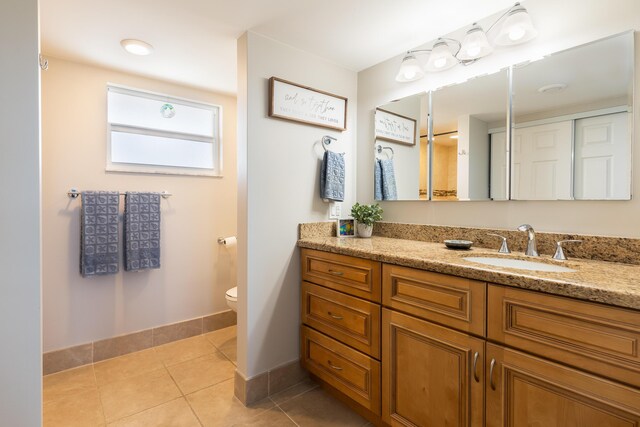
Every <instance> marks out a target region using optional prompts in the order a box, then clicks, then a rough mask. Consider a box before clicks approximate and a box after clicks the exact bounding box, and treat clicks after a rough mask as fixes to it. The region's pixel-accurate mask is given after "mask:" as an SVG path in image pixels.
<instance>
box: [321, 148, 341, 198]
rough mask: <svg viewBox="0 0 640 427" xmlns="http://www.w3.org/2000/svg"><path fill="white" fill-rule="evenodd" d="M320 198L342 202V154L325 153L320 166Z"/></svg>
mask: <svg viewBox="0 0 640 427" xmlns="http://www.w3.org/2000/svg"><path fill="white" fill-rule="evenodd" d="M320 197H321V198H323V199H328V200H333V201H336V202H342V201H343V200H344V153H334V152H333V151H325V152H324V157H323V158H322V165H321V166H320Z"/></svg>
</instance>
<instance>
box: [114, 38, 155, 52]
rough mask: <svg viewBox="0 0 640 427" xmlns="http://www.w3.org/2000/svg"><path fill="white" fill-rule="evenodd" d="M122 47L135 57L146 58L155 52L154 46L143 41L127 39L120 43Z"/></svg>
mask: <svg viewBox="0 0 640 427" xmlns="http://www.w3.org/2000/svg"><path fill="white" fill-rule="evenodd" d="M120 45H121V46H122V47H123V48H124V50H126V51H127V52H129V53H131V54H133V55H140V56H145V55H149V54H150V53H151V52H153V46H151V45H150V44H149V43H146V42H143V41H142V40H136V39H125V40H122V41H121V42H120Z"/></svg>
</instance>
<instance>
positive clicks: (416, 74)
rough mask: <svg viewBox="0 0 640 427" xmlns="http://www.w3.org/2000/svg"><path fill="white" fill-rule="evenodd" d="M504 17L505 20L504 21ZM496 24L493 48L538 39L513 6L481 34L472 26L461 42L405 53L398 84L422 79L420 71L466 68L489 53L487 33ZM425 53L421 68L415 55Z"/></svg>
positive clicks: (517, 6) (442, 41)
mask: <svg viewBox="0 0 640 427" xmlns="http://www.w3.org/2000/svg"><path fill="white" fill-rule="evenodd" d="M505 17H506V18H505ZM498 23H501V26H500V31H499V32H498V34H497V36H496V37H495V39H494V44H496V45H499V46H511V45H516V44H520V43H525V42H528V41H529V40H531V39H533V38H535V37H536V36H537V35H538V32H537V31H536V29H535V27H534V26H533V22H532V21H531V17H530V16H529V14H528V13H527V9H525V8H524V7H523V6H522V5H520V3H516V4H515V5H513V6H512V7H511V8H510V9H509V10H507V11H506V12H505V13H504V14H502V16H500V17H499V18H498V19H497V20H496V21H495V22H494V23H493V24H492V25H491V26H490V27H489V29H488V30H487V31H486V32H485V31H484V30H483V29H482V27H481V26H480V25H478V24H477V23H475V22H474V23H473V24H472V25H471V28H470V29H469V30H468V31H467V34H466V35H465V37H464V39H463V40H462V42H459V41H458V40H455V39H449V38H444V37H441V38H438V40H436V42H435V43H434V45H433V48H431V49H414V50H409V51H407V54H406V55H405V56H404V58H403V59H402V64H400V70H399V71H398V74H397V75H396V81H398V82H412V81H415V80H419V79H421V78H422V77H424V75H425V73H424V71H429V72H437V71H444V70H447V69H449V68H451V67H454V66H455V65H457V64H462V65H469V64H472V63H474V62H475V61H477V60H478V59H480V58H482V57H485V56H487V55H489V54H490V53H491V52H493V46H491V43H489V39H488V37H487V33H489V32H490V31H491V30H492V29H493V28H494V27H495V26H496V25H497V24H498ZM421 53H428V54H429V58H428V59H427V63H426V65H425V66H424V68H423V67H422V66H421V65H420V62H419V61H418V59H417V58H416V54H421Z"/></svg>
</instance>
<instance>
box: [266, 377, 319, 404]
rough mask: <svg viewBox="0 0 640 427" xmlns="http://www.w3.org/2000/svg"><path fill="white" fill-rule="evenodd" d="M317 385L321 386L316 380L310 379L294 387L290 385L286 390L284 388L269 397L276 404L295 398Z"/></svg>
mask: <svg viewBox="0 0 640 427" xmlns="http://www.w3.org/2000/svg"><path fill="white" fill-rule="evenodd" d="M316 387H319V386H318V384H317V383H316V382H315V381H313V380H311V379H308V380H306V381H303V382H301V383H298V384H296V385H294V386H293V387H289V388H288V389H286V390H282V391H281V392H280V393H276V394H274V395H272V396H269V398H270V399H271V400H273V403H275V404H276V405H280V404H282V403H284V402H286V401H287V400H289V399H293V398H294V397H296V396H300V395H301V394H302V393H306V392H308V391H310V390H313V389H314V388H316Z"/></svg>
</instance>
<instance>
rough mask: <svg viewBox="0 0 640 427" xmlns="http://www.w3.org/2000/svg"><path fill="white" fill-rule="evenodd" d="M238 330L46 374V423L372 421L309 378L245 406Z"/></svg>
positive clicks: (170, 426) (172, 425)
mask: <svg viewBox="0 0 640 427" xmlns="http://www.w3.org/2000/svg"><path fill="white" fill-rule="evenodd" d="M235 362H236V327H235V326H232V327H230V328H225V329H220V330H218V331H215V332H211V333H209V334H206V335H200V336H197V337H193V338H187V339H184V340H181V341H175V342H172V343H169V344H165V345H163V346H160V347H155V348H151V349H148V350H143V351H139V352H136V353H131V354H128V355H125V356H121V357H117V358H115V359H110V360H105V361H103V362H99V363H95V364H93V365H87V366H83V367H80V368H76V369H71V370H68V371H63V372H59V373H56V374H52V375H47V376H45V377H44V389H43V412H44V426H45V427H58V426H64V427H73V426H81V427H92V426H118V427H125V426H126V427H132V426H137V427H138V426H139V427H159V426H167V427H183V426H184V427H187V426H189V427H190V426H194V427H198V426H205V427H207V426H212V427H213V426H215V427H218V426H220V427H224V426H283V427H287V426H291V427H295V426H301V427H307V426H309V427H314V426H336V427H337V426H340V427H350V426H354V427H360V426H366V425H369V424H368V423H367V422H366V420H364V419H363V418H361V417H360V416H359V415H357V414H355V413H354V412H352V411H351V410H350V409H349V408H347V407H346V406H344V405H343V404H342V403H340V402H339V401H337V400H335V399H334V398H333V397H331V396H329V395H328V394H327V393H325V392H324V391H323V390H322V389H321V388H319V387H318V386H317V385H316V384H315V383H313V382H311V381H307V382H304V383H300V384H298V385H295V386H293V387H291V388H290V389H287V390H284V391H282V392H280V393H278V394H276V395H273V396H271V397H270V398H268V399H265V400H263V401H261V402H258V403H256V404H254V405H251V406H250V407H245V406H243V405H242V403H240V401H239V400H237V399H236V398H235V397H234V396H233V376H234V371H235Z"/></svg>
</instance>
